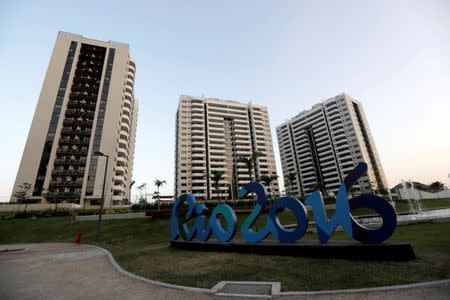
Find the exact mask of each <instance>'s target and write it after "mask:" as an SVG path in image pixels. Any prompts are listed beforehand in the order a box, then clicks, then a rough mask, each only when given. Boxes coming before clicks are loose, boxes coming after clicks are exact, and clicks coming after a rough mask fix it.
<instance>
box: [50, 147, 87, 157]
mask: <svg viewBox="0 0 450 300" xmlns="http://www.w3.org/2000/svg"><path fill="white" fill-rule="evenodd" d="M56 153H58V154H74V155H86V154H87V153H88V151H87V150H79V149H71V148H68V149H64V148H58V150H56Z"/></svg>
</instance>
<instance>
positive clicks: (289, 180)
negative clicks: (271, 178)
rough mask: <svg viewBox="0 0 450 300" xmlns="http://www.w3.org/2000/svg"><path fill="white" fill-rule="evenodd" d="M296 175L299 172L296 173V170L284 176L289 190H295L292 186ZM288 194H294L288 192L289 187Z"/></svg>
mask: <svg viewBox="0 0 450 300" xmlns="http://www.w3.org/2000/svg"><path fill="white" fill-rule="evenodd" d="M296 177H297V173H295V172H289V174H288V175H287V176H285V177H284V181H285V182H286V185H287V186H289V190H290V192H291V193H292V190H293V187H292V186H293V183H294V181H295V178H296ZM286 195H287V196H292V195H289V194H288V189H286Z"/></svg>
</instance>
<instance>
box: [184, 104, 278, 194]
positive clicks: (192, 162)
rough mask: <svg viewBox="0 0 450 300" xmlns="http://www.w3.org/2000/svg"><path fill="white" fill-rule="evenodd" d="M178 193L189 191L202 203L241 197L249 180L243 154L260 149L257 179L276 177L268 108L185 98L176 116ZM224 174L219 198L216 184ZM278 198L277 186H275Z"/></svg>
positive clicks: (276, 183)
mask: <svg viewBox="0 0 450 300" xmlns="http://www.w3.org/2000/svg"><path fill="white" fill-rule="evenodd" d="M175 136H176V145H175V195H176V196H179V195H181V194H184V193H190V194H193V195H194V196H196V198H197V199H217V198H220V199H237V193H238V190H239V188H240V187H242V186H243V185H244V184H246V183H248V182H249V181H250V175H249V172H248V169H247V168H246V166H245V164H244V163H242V162H238V158H239V157H240V156H250V155H252V153H254V152H256V151H259V152H262V153H263V154H264V157H259V158H258V160H257V162H256V165H255V168H254V169H253V170H252V174H251V176H252V179H253V180H255V178H261V176H262V175H275V174H276V169H275V158H274V154H273V146H272V137H271V133H270V124H269V114H268V112H267V108H266V107H265V106H260V105H254V104H251V103H249V104H243V103H239V102H236V101H225V100H220V99H216V98H203V97H193V96H181V98H180V103H179V106H178V111H177V116H176V134H175ZM214 171H223V172H224V175H223V179H222V180H221V181H220V188H219V190H220V192H219V195H218V193H217V191H216V188H215V187H214V182H213V181H212V174H213V172H214ZM271 190H272V194H273V195H277V194H278V182H277V180H274V182H273V184H272V185H271Z"/></svg>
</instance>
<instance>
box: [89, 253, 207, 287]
mask: <svg viewBox="0 0 450 300" xmlns="http://www.w3.org/2000/svg"><path fill="white" fill-rule="evenodd" d="M85 245H87V246H89V247H93V248H96V249H98V250H100V251H102V252H103V253H105V254H106V256H107V257H108V260H109V262H110V263H111V264H112V265H113V267H114V268H115V269H116V270H117V272H119V273H120V274H122V275H124V276H125V277H128V278H131V279H136V280H140V281H144V282H147V283H150V284H153V285H156V286H160V287H165V288H172V289H178V290H184V291H188V292H193V293H200V294H214V291H213V290H211V289H203V288H195V287H188V286H183V285H176V284H170V283H164V282H160V281H156V280H151V279H147V278H144V277H142V276H139V275H136V274H133V273H130V272H128V271H125V270H124V269H122V267H121V266H120V265H119V264H118V263H117V262H116V260H115V259H114V257H113V256H112V254H111V252H109V251H108V250H106V249H104V248H102V247H99V246H95V245H89V244H85Z"/></svg>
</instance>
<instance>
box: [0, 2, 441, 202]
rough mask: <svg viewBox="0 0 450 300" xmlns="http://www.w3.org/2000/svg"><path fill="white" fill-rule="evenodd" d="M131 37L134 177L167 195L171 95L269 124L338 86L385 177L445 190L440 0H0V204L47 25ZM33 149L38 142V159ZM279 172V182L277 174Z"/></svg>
mask: <svg viewBox="0 0 450 300" xmlns="http://www.w3.org/2000/svg"><path fill="white" fill-rule="evenodd" d="M60 30H61V31H67V32H72V33H77V34H81V35H83V36H84V37H88V38H95V39H99V40H113V41H119V42H123V43H127V44H129V45H130V49H131V55H132V56H133V58H134V59H135V61H136V65H137V73H136V81H135V94H136V97H137V98H138V99H139V105H140V111H139V120H138V129H137V130H138V131H137V140H136V149H135V151H136V152H135V161H134V166H135V167H134V173H133V179H134V180H136V183H137V184H136V185H139V184H141V183H144V182H146V183H148V184H149V188H148V190H147V191H148V192H152V191H153V190H154V186H153V182H154V180H155V179H157V178H158V179H162V180H166V182H167V185H166V186H163V188H162V189H161V191H162V194H172V193H173V182H174V178H173V177H174V147H175V144H174V134H175V113H176V109H177V106H178V101H179V97H180V95H182V94H184V95H197V96H200V95H202V94H203V95H205V96H206V97H217V98H221V99H232V100H237V101H240V102H244V103H247V102H249V101H252V102H253V103H255V104H259V105H266V106H267V107H268V109H269V115H270V121H271V128H272V139H273V142H274V151H275V155H276V159H277V169H278V170H277V171H278V175H279V176H280V177H282V176H281V174H282V173H281V164H280V159H279V152H278V143H277V141H276V134H275V127H276V126H277V125H279V124H281V123H282V122H284V121H285V120H286V119H288V118H292V117H293V116H295V115H296V114H298V113H299V112H301V111H303V110H307V109H310V108H311V107H312V105H314V104H316V103H318V102H320V101H323V100H326V99H328V98H331V97H333V96H336V95H338V94H340V93H341V92H345V93H347V94H348V95H350V96H351V97H353V98H355V99H358V100H359V101H361V102H362V104H363V107H364V110H365V113H366V116H367V118H368V121H369V125H370V128H371V131H372V135H373V137H374V140H375V143H376V146H377V149H378V152H379V155H380V158H381V161H382V164H383V167H384V171H385V173H386V177H387V179H388V182H389V185H390V186H391V187H392V186H393V185H395V184H397V183H398V182H399V181H400V180H401V179H412V180H415V181H420V182H424V183H431V182H432V181H435V180H439V181H442V182H444V183H445V184H446V185H448V186H450V181H449V177H448V176H449V174H450V2H449V1H445V0H444V1H159V2H156V1H142V2H134V1H126V2H124V1H84V0H80V1H67V2H65V1H27V2H25V1H23V2H22V1H11V0H6V1H5V0H3V1H0V65H1V67H2V70H1V72H0V91H1V101H2V104H3V112H4V113H3V115H2V118H0V128H1V129H0V130H1V136H2V141H3V143H2V144H3V145H2V147H0V156H1V157H3V161H2V172H0V201H8V200H9V197H10V194H11V190H12V186H13V183H14V179H15V176H16V174H17V170H18V167H19V163H20V159H21V156H22V152H23V149H24V147H25V142H26V138H27V135H28V131H29V128H30V124H31V120H32V117H33V114H34V110H35V108H36V104H37V100H38V97H39V93H40V90H41V87H42V83H43V80H44V76H45V72H46V70H47V66H48V63H49V60H50V56H51V53H52V49H53V46H54V42H55V39H56V35H57V33H58V31H60ZM40 151H41V149H37V150H36V153H38V152H40ZM280 179H281V178H280Z"/></svg>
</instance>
